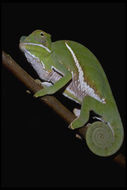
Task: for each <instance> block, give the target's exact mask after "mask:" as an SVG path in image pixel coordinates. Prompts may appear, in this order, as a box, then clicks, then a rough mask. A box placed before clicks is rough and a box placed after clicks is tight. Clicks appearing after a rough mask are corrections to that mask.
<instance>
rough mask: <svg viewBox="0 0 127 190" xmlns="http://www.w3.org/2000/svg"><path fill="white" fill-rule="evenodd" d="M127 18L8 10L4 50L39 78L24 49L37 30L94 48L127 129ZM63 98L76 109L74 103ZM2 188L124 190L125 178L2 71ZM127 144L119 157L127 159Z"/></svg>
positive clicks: (89, 9) (48, 7)
mask: <svg viewBox="0 0 127 190" xmlns="http://www.w3.org/2000/svg"><path fill="white" fill-rule="evenodd" d="M125 13H126V7H125V4H122V3H109V4H108V3H102V4H100V3H89V4H88V3H41V4H39V3H35V4H33V3H24V4H23V3H17V4H16V3H10V4H9V3H3V4H2V49H3V50H4V51H6V52H7V53H9V54H10V55H11V56H12V57H13V58H14V59H15V60H16V61H17V62H18V64H19V65H20V66H22V67H23V68H24V69H25V70H26V71H27V72H28V73H30V74H31V75H32V76H33V77H34V78H37V75H36V73H35V72H34V71H33V69H32V68H31V67H30V65H29V64H28V63H27V61H26V60H25V58H24V56H23V54H22V53H21V52H20V50H19V48H18V43H19V38H20V36H22V35H28V34H29V33H31V32H32V31H34V30H35V29H42V30H44V31H46V32H48V33H50V34H51V35H52V41H57V40H62V39H69V40H74V41H77V42H79V43H82V44H83V45H85V46H86V47H88V48H89V49H90V50H91V51H92V52H93V53H94V54H95V55H96V56H97V58H98V59H99V61H100V62H101V64H102V66H103V68H104V70H105V73H106V75H107V77H108V80H109V83H110V85H111V88H112V91H113V94H114V97H115V99H116V102H117V105H118V109H119V112H120V115H121V118H122V121H123V125H124V126H125V119H126V110H125V106H126V98H125V97H126V94H125V86H126V79H125V74H126V67H125V34H126V26H125ZM57 97H58V98H59V99H60V101H62V103H64V104H65V105H66V106H68V107H69V108H70V109H72V107H73V105H74V103H73V102H71V101H70V100H68V99H66V98H64V97H62V96H61V95H60V94H59V93H58V94H57ZM1 100H2V117H1V122H2V186H4V187H58V186H61V187H99V186H101V187H114V186H117V187H123V186H125V170H124V169H123V168H121V167H120V166H119V165H117V164H116V163H114V162H113V161H112V157H109V158H101V157H97V156H95V155H93V154H92V153H91V152H90V151H89V150H88V148H87V146H86V145H85V143H82V142H81V141H80V140H78V139H76V138H75V137H74V134H73V132H72V131H70V130H69V129H67V123H65V122H64V121H63V120H62V119H61V118H60V117H59V116H58V115H57V114H55V113H54V112H53V111H52V110H51V109H50V108H49V107H47V106H46V105H44V104H42V103H40V102H39V101H38V100H35V99H33V98H32V96H31V95H28V94H26V88H25V87H24V85H23V84H21V82H19V81H18V80H17V79H16V78H15V77H14V76H13V75H12V74H11V73H10V72H9V71H7V70H6V69H5V68H3V67H2V99H1ZM124 151H125V143H124V144H123V146H122V147H121V149H120V151H119V152H122V153H124Z"/></svg>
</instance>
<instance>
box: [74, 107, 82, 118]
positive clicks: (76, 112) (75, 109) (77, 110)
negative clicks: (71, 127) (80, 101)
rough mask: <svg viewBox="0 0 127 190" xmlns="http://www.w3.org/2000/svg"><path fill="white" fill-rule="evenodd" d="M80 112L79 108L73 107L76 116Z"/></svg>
mask: <svg viewBox="0 0 127 190" xmlns="http://www.w3.org/2000/svg"><path fill="white" fill-rule="evenodd" d="M80 112H81V110H80V109H77V108H74V109H73V113H74V114H75V116H76V117H79V116H80Z"/></svg>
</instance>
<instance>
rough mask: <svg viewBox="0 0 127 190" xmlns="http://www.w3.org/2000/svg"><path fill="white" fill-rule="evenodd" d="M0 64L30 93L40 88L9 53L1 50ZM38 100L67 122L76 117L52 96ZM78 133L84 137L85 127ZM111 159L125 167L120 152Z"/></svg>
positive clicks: (123, 158)
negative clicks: (0, 58) (0, 59)
mask: <svg viewBox="0 0 127 190" xmlns="http://www.w3.org/2000/svg"><path fill="white" fill-rule="evenodd" d="M2 64H3V65H4V66H5V67H6V68H7V69H8V70H9V71H11V72H12V73H13V74H14V75H15V76H16V77H17V78H18V79H19V80H20V81H21V82H22V83H23V84H24V85H25V86H26V87H27V88H28V89H29V90H30V91H31V92H32V93H35V92H37V91H38V90H40V89H42V86H41V85H39V84H37V83H36V82H35V80H34V79H33V78H32V77H31V76H30V75H29V74H28V73H27V72H25V71H24V70H23V69H22V68H21V67H20V66H19V65H18V64H17V63H16V62H15V61H14V60H13V59H12V58H11V56H10V55H8V54H6V53H5V52H4V51H3V52H2ZM40 100H41V101H42V102H44V103H45V104H47V105H48V106H50V107H51V108H52V109H53V110H54V111H55V112H56V113H57V114H58V115H59V116H60V117H62V118H63V119H64V120H65V121H66V122H67V123H69V124H70V123H71V122H72V121H73V120H74V119H75V118H76V117H75V115H74V114H73V113H72V112H70V111H69V110H68V109H67V108H66V107H65V106H64V105H62V104H61V103H60V102H59V101H58V100H57V99H56V98H55V97H54V96H44V97H41V98H40ZM77 131H78V133H79V135H80V136H82V137H84V136H85V132H86V127H82V128H79V129H78V130H77ZM113 161H115V162H117V163H118V164H119V165H120V166H122V167H125V157H124V155H122V154H118V155H117V156H116V157H115V158H114V159H113Z"/></svg>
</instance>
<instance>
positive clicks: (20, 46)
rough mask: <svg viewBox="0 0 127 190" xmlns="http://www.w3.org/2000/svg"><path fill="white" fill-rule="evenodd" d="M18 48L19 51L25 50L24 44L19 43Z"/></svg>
mask: <svg viewBox="0 0 127 190" xmlns="http://www.w3.org/2000/svg"><path fill="white" fill-rule="evenodd" d="M19 48H20V50H21V51H24V49H25V44H24V43H22V42H20V43H19Z"/></svg>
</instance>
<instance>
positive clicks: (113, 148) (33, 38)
mask: <svg viewBox="0 0 127 190" xmlns="http://www.w3.org/2000/svg"><path fill="white" fill-rule="evenodd" d="M19 47H20V49H21V51H23V52H24V54H25V56H26V58H27V60H28V62H30V63H31V65H32V67H33V68H34V69H35V70H36V72H37V74H38V76H39V78H40V79H41V80H42V83H41V84H42V86H43V88H42V89H41V90H40V91H38V92H37V93H35V94H34V97H40V96H44V95H49V94H54V93H55V92H57V91H58V90H60V89H61V88H63V87H64V88H63V95H65V96H66V97H68V98H70V99H71V100H73V101H75V102H77V103H79V104H80V105H81V109H76V108H75V109H74V113H75V115H76V116H77V117H76V119H75V120H73V121H72V123H71V124H70V125H69V128H71V129H77V128H80V127H83V126H84V125H85V124H86V123H88V121H89V117H90V111H93V113H95V115H94V116H92V117H93V119H95V120H94V121H95V122H91V123H89V125H87V126H88V129H87V131H86V134H85V139H86V143H87V145H88V147H89V149H90V150H91V151H92V152H93V153H94V154H96V155H98V156H104V157H105V156H110V155H112V154H114V153H116V152H117V151H118V150H119V148H120V147H121V145H122V142H123V138H124V130H123V126H122V122H121V118H120V115H119V112H118V109H117V105H116V103H115V100H114V97H113V95H112V92H111V88H110V86H109V83H108V80H107V78H106V75H105V73H104V71H103V69H102V67H101V65H100V63H99V61H98V60H97V58H96V57H95V56H94V55H93V54H92V53H91V52H90V50H88V49H87V48H86V47H84V46H83V45H81V44H79V43H77V42H74V41H70V40H60V41H56V42H52V41H51V36H50V34H48V33H46V32H44V31H42V30H35V31H34V32H32V33H31V34H30V35H28V36H22V37H21V38H20V44H19Z"/></svg>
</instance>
